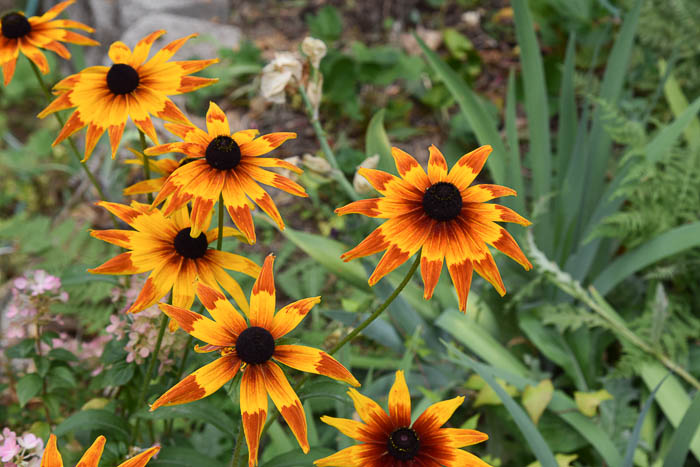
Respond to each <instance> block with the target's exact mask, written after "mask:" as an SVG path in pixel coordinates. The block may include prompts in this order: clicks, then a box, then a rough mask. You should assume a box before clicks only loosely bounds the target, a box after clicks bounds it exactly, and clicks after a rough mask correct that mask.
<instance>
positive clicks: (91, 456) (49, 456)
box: [41, 434, 160, 467]
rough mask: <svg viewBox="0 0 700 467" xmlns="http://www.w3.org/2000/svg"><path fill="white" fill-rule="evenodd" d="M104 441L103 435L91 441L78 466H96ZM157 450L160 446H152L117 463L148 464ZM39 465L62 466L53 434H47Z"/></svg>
mask: <svg viewBox="0 0 700 467" xmlns="http://www.w3.org/2000/svg"><path fill="white" fill-rule="evenodd" d="M106 441H107V440H106V439H105V437H104V436H102V435H100V436H98V437H97V439H96V440H95V442H94V443H92V446H90V447H89V448H88V449H87V451H85V453H84V454H83V456H82V457H81V458H80V460H79V461H78V464H77V465H78V466H80V467H97V466H98V464H99V463H100V459H101V457H102V451H103V450H104V447H105V443H106ZM158 451H160V446H153V447H152V448H149V449H146V450H145V451H143V452H142V453H140V454H138V455H136V456H134V457H132V458H131V459H127V460H126V461H124V462H122V463H121V464H119V466H118V467H143V466H144V465H146V464H148V462H149V461H150V460H151V457H153V456H154V455H156V453H158ZM41 467H63V459H62V458H61V454H60V453H59V452H58V447H57V446H56V435H54V434H51V435H49V441H48V442H47V443H46V449H44V454H43V455H42V457H41Z"/></svg>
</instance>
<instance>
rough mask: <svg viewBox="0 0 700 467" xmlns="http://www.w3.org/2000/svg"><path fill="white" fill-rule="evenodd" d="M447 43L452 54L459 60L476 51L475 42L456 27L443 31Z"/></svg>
mask: <svg viewBox="0 0 700 467" xmlns="http://www.w3.org/2000/svg"><path fill="white" fill-rule="evenodd" d="M442 36H443V39H444V40H445V45H446V46H447V50H449V51H450V54H451V55H452V56H453V57H454V58H456V59H457V60H460V61H464V60H466V59H467V56H468V55H469V54H470V53H471V52H473V51H474V44H472V41H470V40H469V38H468V37H467V36H465V35H464V34H462V33H461V32H459V31H457V30H456V29H455V28H447V29H445V30H444V31H443V33H442Z"/></svg>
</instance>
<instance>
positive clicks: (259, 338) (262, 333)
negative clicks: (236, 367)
mask: <svg viewBox="0 0 700 467" xmlns="http://www.w3.org/2000/svg"><path fill="white" fill-rule="evenodd" d="M236 352H237V353H238V356H239V357H240V359H241V360H243V361H244V362H245V363H252V364H256V363H265V362H266V361H268V360H269V359H270V357H272V354H273V353H275V338H274V337H272V334H270V331H268V330H267V329H265V328H261V327H258V326H251V327H249V328H248V329H246V330H245V331H243V332H242V333H241V335H240V336H238V339H236Z"/></svg>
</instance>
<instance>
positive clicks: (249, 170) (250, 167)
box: [238, 160, 308, 197]
mask: <svg viewBox="0 0 700 467" xmlns="http://www.w3.org/2000/svg"><path fill="white" fill-rule="evenodd" d="M238 169H239V170H241V171H243V172H245V174H246V175H249V176H250V177H251V178H252V179H253V180H255V181H257V182H260V183H264V184H265V185H270V186H273V187H275V188H277V189H279V190H282V191H286V192H287V193H289V194H292V195H294V196H301V197H307V196H308V195H307V194H306V190H304V187H303V186H301V185H299V184H298V183H297V182H294V181H292V180H290V179H288V178H287V177H284V176H282V175H280V174H276V173H274V172H270V171H269V170H265V169H263V168H261V167H258V166H256V165H255V164H252V163H248V162H246V161H245V160H244V161H242V162H241V163H240V165H239V166H238Z"/></svg>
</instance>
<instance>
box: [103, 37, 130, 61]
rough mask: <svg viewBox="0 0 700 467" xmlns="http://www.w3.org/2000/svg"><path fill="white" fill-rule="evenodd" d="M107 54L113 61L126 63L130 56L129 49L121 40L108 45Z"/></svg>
mask: <svg viewBox="0 0 700 467" xmlns="http://www.w3.org/2000/svg"><path fill="white" fill-rule="evenodd" d="M108 55H109V59H110V60H112V62H114V63H127V62H128V61H129V58H130V57H131V49H129V47H128V46H127V45H126V44H125V43H123V42H122V41H117V42H114V43H112V45H110V46H109V52H108Z"/></svg>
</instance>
